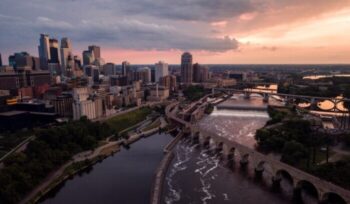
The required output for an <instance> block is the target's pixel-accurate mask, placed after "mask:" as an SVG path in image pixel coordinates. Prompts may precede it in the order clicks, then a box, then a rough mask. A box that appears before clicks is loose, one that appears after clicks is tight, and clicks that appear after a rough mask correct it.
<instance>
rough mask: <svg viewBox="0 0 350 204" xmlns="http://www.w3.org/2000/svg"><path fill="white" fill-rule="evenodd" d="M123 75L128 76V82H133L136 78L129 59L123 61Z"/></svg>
mask: <svg viewBox="0 0 350 204" xmlns="http://www.w3.org/2000/svg"><path fill="white" fill-rule="evenodd" d="M122 75H123V76H126V78H127V84H131V83H132V81H133V80H134V73H133V70H132V69H131V66H130V63H129V62H127V61H124V62H122Z"/></svg>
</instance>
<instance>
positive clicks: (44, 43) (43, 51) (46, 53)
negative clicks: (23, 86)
mask: <svg viewBox="0 0 350 204" xmlns="http://www.w3.org/2000/svg"><path fill="white" fill-rule="evenodd" d="M38 49H39V58H40V64H41V68H42V69H44V70H47V69H48V62H49V60H50V59H51V55H50V38H49V36H48V35H46V34H41V35H40V40H39V47H38Z"/></svg>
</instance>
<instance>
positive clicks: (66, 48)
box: [61, 38, 74, 74]
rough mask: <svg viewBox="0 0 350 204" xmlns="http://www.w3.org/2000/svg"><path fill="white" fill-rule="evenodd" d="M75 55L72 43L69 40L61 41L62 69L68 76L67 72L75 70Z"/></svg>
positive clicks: (63, 39)
mask: <svg viewBox="0 0 350 204" xmlns="http://www.w3.org/2000/svg"><path fill="white" fill-rule="evenodd" d="M73 60H74V59H73V53H72V43H71V41H70V40H69V39H68V38H62V39H61V67H62V72H63V73H64V74H66V72H71V70H72V69H74V61H73Z"/></svg>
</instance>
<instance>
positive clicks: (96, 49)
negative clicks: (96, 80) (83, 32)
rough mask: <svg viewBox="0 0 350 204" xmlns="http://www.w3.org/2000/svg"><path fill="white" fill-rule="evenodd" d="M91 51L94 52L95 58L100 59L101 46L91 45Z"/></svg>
mask: <svg viewBox="0 0 350 204" xmlns="http://www.w3.org/2000/svg"><path fill="white" fill-rule="evenodd" d="M89 51H91V52H93V53H94V56H95V59H100V58H101V48H100V47H99V46H96V45H90V46H89Z"/></svg>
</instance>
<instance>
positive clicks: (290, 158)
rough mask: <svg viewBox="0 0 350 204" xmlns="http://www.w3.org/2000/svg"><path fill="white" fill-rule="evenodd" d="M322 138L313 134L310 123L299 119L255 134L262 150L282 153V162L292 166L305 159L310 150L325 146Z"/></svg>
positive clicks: (284, 122) (290, 120)
mask: <svg viewBox="0 0 350 204" xmlns="http://www.w3.org/2000/svg"><path fill="white" fill-rule="evenodd" d="M321 138H323V137H321V136H316V135H314V134H313V133H312V130H311V123H310V122H309V121H307V120H302V119H298V118H293V119H288V120H283V121H282V122H281V125H278V126H276V127H274V128H262V129H259V130H257V132H256V134H255V139H256V141H257V143H258V148H259V149H260V150H262V151H265V152H278V153H281V154H282V160H283V161H284V162H286V163H289V164H292V165H294V164H296V163H298V162H300V161H301V160H302V159H303V158H305V156H306V155H307V154H306V150H307V149H308V148H310V147H316V146H320V145H321V144H323V140H322V141H321ZM294 151H295V152H294Z"/></svg>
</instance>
